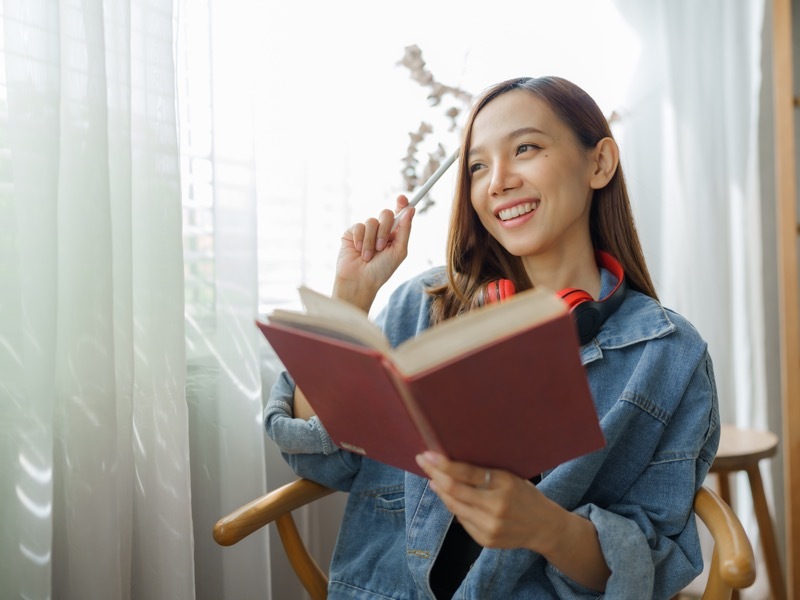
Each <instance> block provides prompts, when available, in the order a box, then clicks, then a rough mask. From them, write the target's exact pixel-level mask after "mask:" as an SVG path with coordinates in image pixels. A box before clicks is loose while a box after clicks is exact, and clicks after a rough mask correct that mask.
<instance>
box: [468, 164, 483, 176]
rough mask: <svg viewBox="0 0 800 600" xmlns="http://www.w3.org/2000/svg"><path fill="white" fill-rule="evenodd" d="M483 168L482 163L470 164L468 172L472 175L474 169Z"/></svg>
mask: <svg viewBox="0 0 800 600" xmlns="http://www.w3.org/2000/svg"><path fill="white" fill-rule="evenodd" d="M483 168H484V165H482V164H481V163H474V164H471V165H470V166H469V173H470V175H472V174H473V173H474V172H475V171H479V170H480V169H483Z"/></svg>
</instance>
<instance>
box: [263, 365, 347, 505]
mask: <svg viewBox="0 0 800 600" xmlns="http://www.w3.org/2000/svg"><path fill="white" fill-rule="evenodd" d="M294 390H295V385H294V381H293V380H292V378H291V377H290V376H289V373H288V372H286V371H283V372H282V373H281V374H280V375H279V376H278V378H277V380H276V382H275V384H274V385H273V386H272V389H271V391H270V397H269V400H268V401H267V404H266V407H265V409H264V426H265V427H266V430H267V435H268V436H269V437H270V438H271V439H272V440H273V441H274V442H275V443H276V444H277V445H278V448H280V450H281V453H282V455H283V458H284V459H285V460H286V462H287V463H289V466H291V467H292V469H293V470H294V472H295V473H297V475H298V476H300V477H306V478H308V479H311V480H313V481H316V482H318V483H321V484H323V485H327V486H328V487H332V488H334V489H337V490H347V489H349V487H350V484H351V483H352V479H353V477H354V476H355V473H356V472H357V471H358V466H359V460H360V459H359V457H358V456H357V455H354V454H352V453H350V452H345V451H343V450H340V449H339V448H338V447H337V446H336V445H335V444H334V443H333V440H332V439H331V437H330V436H329V435H328V432H327V431H326V430H325V427H324V426H323V425H322V423H321V422H320V420H319V419H318V418H317V417H311V418H310V419H309V420H307V421H306V420H304V419H296V418H294V415H293V408H294Z"/></svg>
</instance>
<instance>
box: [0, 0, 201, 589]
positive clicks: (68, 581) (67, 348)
mask: <svg viewBox="0 0 800 600" xmlns="http://www.w3.org/2000/svg"><path fill="white" fill-rule="evenodd" d="M2 34H3V35H2V44H3V48H2V68H3V80H4V82H5V84H6V85H5V87H4V88H3V89H2V91H1V93H2V97H0V152H1V153H2V158H1V159H0V161H1V162H0V410H1V411H2V418H1V419H0V514H2V520H1V521H0V531H2V536H1V541H0V596H2V597H3V598H51V597H55V598H67V599H69V598H74V599H76V600H78V599H79V600H87V599H97V600H109V599H112V598H142V599H146V600H156V599H164V600H175V599H176V598H180V599H187V598H189V599H191V598H193V597H194V560H193V540H192V537H193V535H192V514H191V508H190V500H191V494H190V476H189V475H190V474H189V436H188V419H187V407H186V401H185V393H184V387H185V371H186V367H185V364H186V362H185V341H184V319H183V314H184V311H183V299H184V293H183V256H182V246H181V193H180V173H179V155H178V139H177V134H176V111H175V78H174V68H173V60H172V47H173V6H172V1H171V0H142V1H139V0H131V1H127V0H107V1H102V0H82V1H79V0H63V1H55V0H5V1H4V2H3V3H2Z"/></svg>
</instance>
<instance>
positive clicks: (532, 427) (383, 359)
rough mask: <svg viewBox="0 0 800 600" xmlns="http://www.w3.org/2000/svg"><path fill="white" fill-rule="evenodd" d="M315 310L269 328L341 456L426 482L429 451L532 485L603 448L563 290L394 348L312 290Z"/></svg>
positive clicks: (356, 315)
mask: <svg viewBox="0 0 800 600" xmlns="http://www.w3.org/2000/svg"><path fill="white" fill-rule="evenodd" d="M301 297H302V299H303V303H304V305H305V308H306V310H305V311H304V312H294V311H286V310H276V311H274V312H273V313H272V314H271V315H270V316H269V319H268V322H262V321H259V322H258V326H259V328H260V329H261V331H262V332H263V334H264V336H265V337H266V338H267V341H268V342H269V344H270V345H271V346H272V348H273V350H274V351H275V352H276V353H277V355H278V357H279V358H280V359H281V361H282V363H283V365H284V366H285V367H286V369H287V370H288V372H289V373H290V375H291V376H292V377H293V379H294V380H295V382H296V383H297V386H298V387H299V388H300V389H301V390H302V391H303V393H304V394H305V396H306V398H307V399H308V401H309V403H310V404H311V406H312V408H313V409H314V411H315V412H316V414H317V416H318V417H319V419H320V421H321V422H322V424H323V425H324V426H325V429H326V430H327V431H328V433H329V434H330V436H331V437H332V438H333V440H334V442H335V443H336V444H337V445H338V446H339V447H341V448H344V449H346V450H350V451H352V452H357V453H359V454H363V455H364V456H368V457H370V458H372V459H374V460H377V461H380V462H383V463H386V464H389V465H393V466H395V467H399V468H401V469H404V470H407V471H412V472H414V473H417V474H420V475H422V472H421V470H420V469H419V467H418V466H417V464H416V462H415V460H414V457H415V456H416V455H417V454H419V453H420V452H423V451H425V450H427V449H431V450H436V451H438V452H441V453H442V454H444V455H446V456H448V457H449V458H451V459H453V460H459V461H465V462H468V463H472V464H475V465H480V466H485V467H492V468H500V469H506V470H509V471H511V472H513V473H516V474H517V475H520V476H522V477H525V478H531V477H533V476H535V475H538V474H539V473H541V472H542V471H544V470H546V469H549V468H552V467H555V466H557V465H559V464H561V463H563V462H565V461H567V460H570V459H573V458H576V457H578V456H581V455H583V454H586V453H588V452H591V451H594V450H597V449H599V448H601V447H603V445H604V443H605V442H604V439H603V435H602V432H601V430H600V426H599V423H598V420H597V413H596V411H595V407H594V403H593V402H592V396H591V393H590V391H589V386H588V382H587V379H586V373H585V371H584V368H583V366H582V365H581V361H580V350H579V346H578V341H577V334H576V332H575V328H574V325H573V323H572V318H571V317H570V315H569V313H568V311H567V308H566V306H565V305H564V303H563V302H562V301H561V300H560V299H559V298H558V297H557V296H556V295H555V294H553V293H551V292H548V291H545V290H541V289H537V290H530V291H526V292H522V293H519V294H516V295H514V296H512V297H511V298H509V299H508V300H505V301H504V302H501V303H496V304H489V305H487V306H485V307H483V308H481V309H478V310H474V311H471V312H469V313H467V314H465V315H462V316H459V317H455V318H453V319H449V320H448V321H446V322H444V323H442V324H440V325H438V326H436V327H432V328H430V329H429V330H427V331H425V332H423V333H422V334H420V335H419V336H417V337H416V338H414V339H411V340H409V341H407V342H405V343H403V344H401V345H400V346H398V347H397V348H394V349H392V348H391V347H390V345H389V342H388V340H386V338H385V336H384V335H383V332H382V331H381V330H380V329H379V328H378V327H377V326H376V325H375V324H373V323H372V322H371V321H370V320H369V318H368V317H367V315H366V314H365V313H363V312H362V311H360V310H359V309H357V308H355V307H353V306H352V305H349V304H346V303H344V302H340V301H338V300H334V299H331V298H329V297H327V296H323V295H321V294H317V293H316V292H312V291H311V290H309V289H307V288H302V289H301Z"/></svg>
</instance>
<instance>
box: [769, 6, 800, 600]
mask: <svg viewBox="0 0 800 600" xmlns="http://www.w3.org/2000/svg"><path fill="white" fill-rule="evenodd" d="M792 50H793V45H792V6H791V0H773V2H772V60H773V91H774V102H775V104H774V110H775V120H774V127H775V202H776V216H777V243H778V304H779V311H780V345H781V365H780V371H781V409H782V415H783V431H782V434H783V435H782V437H783V441H782V450H783V462H784V490H785V501H786V505H785V506H786V509H785V518H786V578H787V581H786V589H787V592H788V594H789V598H796V597H800V596H799V595H798V594H800V581H798V578H800V317H798V306H800V302H799V301H798V264H797V248H798V217H797V189H796V188H797V184H796V179H795V177H796V174H795V169H796V162H795V160H796V158H795V151H796V149H795V124H794V105H795V101H794V98H795V95H794V83H793V65H792Z"/></svg>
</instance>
